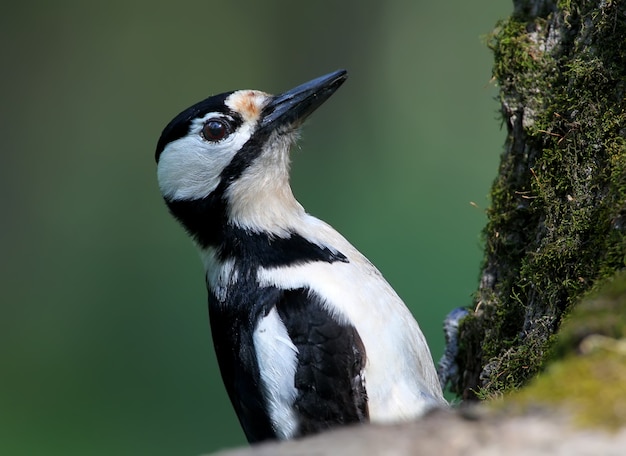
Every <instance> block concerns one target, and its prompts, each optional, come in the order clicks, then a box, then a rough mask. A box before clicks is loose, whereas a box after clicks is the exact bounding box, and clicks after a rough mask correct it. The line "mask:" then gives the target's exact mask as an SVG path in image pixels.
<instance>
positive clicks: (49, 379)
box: [0, 0, 511, 456]
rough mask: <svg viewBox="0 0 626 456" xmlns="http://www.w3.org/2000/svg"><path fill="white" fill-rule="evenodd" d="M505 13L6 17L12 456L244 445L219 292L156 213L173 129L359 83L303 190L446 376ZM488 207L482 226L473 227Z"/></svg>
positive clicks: (168, 12)
mask: <svg viewBox="0 0 626 456" xmlns="http://www.w3.org/2000/svg"><path fill="white" fill-rule="evenodd" d="M510 10H511V5H510V4H509V3H508V2H492V1H489V0H478V1H475V2H466V1H463V0H451V1H447V2H420V1H387V2H384V3H383V2H371V1H354V0H353V1H346V2H330V1H327V0H326V1H317V2H308V3H298V2H287V1H276V0H273V1H264V2H214V1H207V0H205V1H179V2H172V1H169V2H163V1H150V2H148V1H135V2H128V0H124V1H109V2H78V1H70V0H59V1H56V2H43V1H34V2H22V3H20V2H13V3H11V4H10V6H8V5H4V7H3V14H2V16H1V17H0V33H1V35H2V36H1V37H2V40H1V43H0V50H1V58H2V71H1V72H0V74H1V76H0V77H1V78H2V80H1V82H2V84H1V88H0V90H1V91H2V107H1V108H0V113H1V114H0V115H1V116H2V117H1V125H2V133H3V134H2V137H1V139H0V141H1V161H0V175H1V176H0V177H1V179H0V190H1V191H2V197H3V198H2V200H3V211H2V222H1V225H0V232H1V237H0V248H1V258H2V260H1V262H0V265H1V266H0V267H1V268H2V269H1V271H0V281H1V282H0V287H1V288H0V289H1V296H2V317H1V319H0V328H1V331H0V334H1V335H0V337H1V340H0V347H1V348H0V350H1V353H2V358H1V361H2V367H1V369H2V370H1V372H0V374H1V375H0V454H3V455H14V456H15V455H33V454H49V455H57V454H58V455H111V454H115V455H138V454H150V455H153V456H157V455H196V454H200V453H202V452H207V451H211V450H215V449H217V448H222V447H225V446H234V445H238V444H242V443H244V438H243V434H242V433H241V431H240V429H239V425H238V423H237V421H236V418H235V415H234V413H233V412H232V410H231V407H230V404H229V403H228V399H227V397H226V394H225V392H224V389H223V387H222V385H221V380H220V377H219V373H218V370H217V366H216V363H215V359H214V355H213V349H212V346H211V342H210V334H209V326H208V322H207V310H206V292H205V289H204V283H203V272H202V268H201V265H200V261H199V260H198V258H197V254H196V252H195V249H194V247H193V246H192V244H191V242H190V241H189V240H188V239H187V236H186V235H185V234H184V232H183V230H182V229H181V228H180V227H179V226H178V225H177V224H176V223H175V222H174V220H173V219H172V218H171V217H170V216H169V215H168V214H167V211H166V209H165V206H164V204H163V203H162V201H161V197H160V195H159V192H158V189H157V185H156V178H155V163H154V158H153V154H154V147H155V144H156V141H157V139H158V137H159V134H160V132H161V129H162V128H163V127H164V126H165V124H166V123H167V122H168V121H169V120H170V119H171V118H172V117H173V116H174V115H175V114H177V113H178V112H179V111H180V110H182V109H183V108H186V107H187V106H189V105H190V104H192V103H194V102H196V101H198V100H200V99H202V98H204V97H206V96H208V95H210V94H214V93H218V92H222V91H225V90H230V89H237V88H255V89H262V90H265V91H269V92H279V91H282V90H285V89H288V88H291V87H293V86H295V85H297V84H299V83H302V82H304V81H307V80H309V79H312V78H314V77H316V76H319V75H321V74H324V73H326V72H329V71H332V70H335V69H337V68H346V69H348V70H349V72H350V78H349V80H348V82H347V83H346V84H345V85H344V86H343V87H342V88H341V89H340V90H339V91H338V92H337V94H336V95H335V96H334V97H333V98H332V99H331V100H330V101H329V102H328V103H327V104H326V105H325V106H323V107H322V108H321V109H320V110H319V111H318V112H317V113H316V114H315V115H314V116H313V117H312V118H311V120H310V121H309V123H308V126H307V127H306V128H305V132H304V135H303V139H302V141H301V143H300V147H299V148H297V149H295V150H294V165H293V187H294V192H295V194H296V196H297V197H298V198H299V200H300V201H301V202H302V203H303V205H304V206H305V207H306V208H307V209H308V211H309V212H311V213H312V214H314V215H316V216H318V217H320V218H322V219H324V220H326V221H327V222H329V223H331V224H332V225H334V226H335V228H337V229H338V230H339V231H340V232H342V233H343V234H344V235H345V236H346V237H347V238H348V239H350V240H351V241H352V242H353V243H354V244H355V245H356V246H357V247H358V248H359V249H360V250H361V251H363V252H364V253H365V254H366V255H367V256H368V257H369V258H370V259H371V260H372V261H373V262H374V263H375V264H376V265H377V266H378V267H379V269H380V270H381V271H382V272H383V274H384V275H385V276H386V277H387V279H388V280H389V281H390V282H391V284H392V285H393V286H394V287H395V288H396V289H397V290H398V292H399V294H400V295H401V296H402V297H403V298H404V299H405V301H406V302H407V303H408V304H409V306H410V307H411V309H412V311H413V312H414V314H415V316H416V317H417V319H418V321H419V322H420V324H421V326H422V328H423V330H424V332H425V334H426V337H427V338H428V340H429V342H430V344H431V347H432V352H433V356H434V357H435V359H438V358H439V356H440V355H441V353H442V351H443V336H442V332H441V322H442V320H443V318H444V316H445V315H446V313H447V312H448V311H449V310H450V309H452V308H454V307H457V306H461V305H468V304H470V302H471V294H472V293H473V291H474V290H475V289H476V286H477V282H478V274H479V266H480V261H481V258H482V252H481V240H480V231H481V228H482V226H483V225H484V223H485V216H484V209H485V207H486V206H487V204H488V203H487V198H486V195H487V193H488V190H489V187H490V184H491V181H492V179H493V178H494V177H495V175H496V172H497V163H498V158H499V154H500V150H501V145H502V143H503V141H504V132H503V131H501V130H500V122H499V120H498V115H497V110H498V105H497V103H496V102H495V101H494V95H495V88H494V87H493V84H491V83H490V74H491V61H492V59H491V55H490V53H489V51H488V50H487V49H486V46H485V44H484V39H482V40H481V36H484V35H485V34H487V33H489V32H490V31H491V29H492V28H493V26H494V25H495V22H496V20H497V19H498V18H502V17H505V16H506V15H508V13H509V12H510ZM471 201H473V202H475V203H476V204H477V205H478V208H476V207H473V206H472V205H471V204H470V202H471Z"/></svg>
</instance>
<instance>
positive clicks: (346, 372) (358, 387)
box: [276, 288, 369, 436]
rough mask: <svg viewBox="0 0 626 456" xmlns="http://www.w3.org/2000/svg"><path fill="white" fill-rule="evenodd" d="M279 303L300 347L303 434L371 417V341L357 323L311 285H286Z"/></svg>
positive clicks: (299, 408)
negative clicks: (331, 308) (366, 372)
mask: <svg viewBox="0 0 626 456" xmlns="http://www.w3.org/2000/svg"><path fill="white" fill-rule="evenodd" d="M276 307H277V310H278V314H279V315H280V317H281V319H282V321H283V323H284V324H285V326H286V328H287V332H288V334H289V337H290V338H291V340H292V342H293V344H294V345H295V346H296V347H297V348H298V367H297V370H296V378H295V386H296V388H297V390H298V396H297V398H296V402H295V404H294V408H295V410H296V412H297V414H298V418H299V428H298V435H299V436H302V435H307V434H311V433H315V432H319V431H322V430H324V429H328V428H330V427H333V426H336V425H338V424H347V423H358V422H364V421H368V419H369V414H368V408H367V392H366V389H365V382H364V378H363V369H364V367H365V361H366V355H365V347H364V346H363V342H362V341H361V338H360V337H359V334H358V333H357V331H356V329H355V328H354V327H353V326H351V325H345V324H341V323H339V322H337V320H336V319H335V318H333V316H332V315H331V314H330V313H329V312H328V310H326V308H325V307H324V305H323V303H322V300H321V299H320V298H319V297H318V296H317V295H316V294H315V293H313V292H312V291H310V290H308V289H304V288H301V289H296V290H287V291H283V294H282V297H281V299H280V301H279V303H278V304H277V306H276Z"/></svg>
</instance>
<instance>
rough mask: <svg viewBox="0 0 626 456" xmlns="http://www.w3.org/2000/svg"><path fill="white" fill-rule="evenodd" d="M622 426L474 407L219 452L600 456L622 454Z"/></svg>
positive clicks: (226, 455)
mask: <svg viewBox="0 0 626 456" xmlns="http://www.w3.org/2000/svg"><path fill="white" fill-rule="evenodd" d="M624 448H626V428H622V429H621V430H619V431H615V432H609V431H602V430H587V431H584V432H582V431H581V430H579V429H576V428H575V427H573V426H572V424H571V423H569V422H568V419H567V418H565V417H564V416H562V415H558V414H555V413H553V412H552V413H550V414H548V413H547V412H544V411H540V410H535V411H533V412H532V413H529V414H524V415H519V416H510V415H506V416H505V415H503V413H502V412H493V411H492V412H488V411H484V410H480V409H475V410H472V411H471V412H470V411H469V410H468V411H465V412H464V413H461V412H452V411H437V412H433V413H431V414H430V415H428V416H426V417H424V418H423V419H422V420H420V421H416V422H413V423H406V424H402V425H396V426H376V425H364V426H357V427H351V428H343V429H339V430H337V431H332V432H328V433H325V434H320V435H317V436H314V437H309V438H306V439H302V440H296V441H290V442H283V443H272V444H263V445H259V446H256V447H251V448H246V449H239V450H233V451H224V452H220V453H216V454H217V455H219V456H270V455H271V456H283V455H285V456H286V455H291V456H305V455H309V456H312V455H316V456H326V455H328V456H330V455H333V456H335V455H346V456H351V455H360V456H368V455H393V456H404V455H429V456H430V455H436V456H457V455H459V456H460V455H470V454H477V455H494V456H495V455H508V456H522V455H529V456H530V455H532V456H541V455H550V456H554V455H571V456H578V455H604V456H613V455H614V456H622V455H623V454H624Z"/></svg>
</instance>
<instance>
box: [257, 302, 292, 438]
mask: <svg viewBox="0 0 626 456" xmlns="http://www.w3.org/2000/svg"><path fill="white" fill-rule="evenodd" d="M252 340H253V342H254V347H255V350H256V357H257V362H258V363H259V371H260V373H261V383H262V386H263V392H264V395H265V399H266V401H267V405H268V411H269V416H270V419H271V420H272V424H273V427H274V429H275V431H276V434H277V436H278V438H279V439H289V438H292V437H293V436H294V435H295V433H296V432H297V430H298V421H297V418H296V414H295V412H294V410H293V403H294V402H295V400H296V396H297V395H298V391H297V390H296V387H295V384H294V378H295V375H296V368H297V365H298V349H297V348H296V346H295V345H294V344H293V342H292V341H291V339H290V338H289V334H287V328H285V325H284V324H283V322H282V320H281V319H280V316H279V315H278V312H277V311H276V309H275V308H273V309H272V310H271V311H270V312H269V313H268V314H267V316H265V317H264V318H261V319H260V320H259V323H258V324H257V327H256V328H255V330H254V334H253V335H252Z"/></svg>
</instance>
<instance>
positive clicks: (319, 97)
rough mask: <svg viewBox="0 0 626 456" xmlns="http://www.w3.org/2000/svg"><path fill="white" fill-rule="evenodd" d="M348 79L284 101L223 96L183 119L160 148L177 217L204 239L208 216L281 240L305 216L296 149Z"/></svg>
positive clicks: (331, 77)
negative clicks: (296, 191) (292, 160)
mask: <svg viewBox="0 0 626 456" xmlns="http://www.w3.org/2000/svg"><path fill="white" fill-rule="evenodd" d="M346 78H347V73H346V71H344V70H339V71H336V72H334V73H330V74H328V75H325V76H322V77H319V78H317V79H314V80H312V81H309V82H307V83H305V84H302V85H300V86H298V87H296V88H294V89H291V90H289V91H287V92H284V93H282V94H280V95H270V94H267V93H264V92H260V91H257V90H237V91H234V92H227V93H222V94H220V95H215V96H212V97H210V98H207V99H206V100H203V101H201V102H199V103H197V104H195V105H193V106H191V107H190V108H188V109H186V110H184V111H183V112H181V113H180V114H178V115H177V116H176V117H175V118H174V119H173V120H172V121H171V122H170V123H169V124H168V125H167V126H166V127H165V129H164V130H163V133H162V134H161V137H160V138H159V142H158V144H157V149H156V161H157V168H158V170H157V174H158V181H159V187H160V189H161V193H162V194H163V197H164V199H165V201H166V202H167V204H168V206H169V207H170V210H171V211H172V213H173V214H174V216H175V217H177V218H178V219H179V220H180V221H181V222H182V223H183V225H185V227H186V228H187V230H188V231H189V232H190V233H191V234H192V235H194V236H195V237H196V238H197V237H198V233H197V231H198V230H202V229H208V228H209V227H204V228H203V227H201V226H190V225H193V224H195V223H198V221H197V220H195V219H194V218H197V216H198V215H199V214H195V212H197V211H200V210H202V211H203V212H205V213H204V214H203V217H204V218H205V219H206V218H211V217H214V218H220V219H221V220H219V223H222V224H223V223H230V224H234V225H237V226H239V227H243V228H246V229H250V230H266V231H269V232H276V231H277V230H278V233H277V234H280V232H279V231H280V230H281V229H282V228H280V227H281V226H282V227H284V225H285V223H284V222H287V221H288V220H285V218H289V217H290V216H291V215H290V212H291V211H299V210H302V208H301V207H300V206H299V205H298V203H297V202H296V201H295V199H293V195H292V194H291V189H290V187H289V149H290V146H291V144H292V143H293V142H294V141H295V139H296V138H297V133H298V128H299V127H300V126H301V125H302V123H303V122H304V120H305V119H306V118H307V117H308V116H309V115H310V114H311V113H312V112H313V111H315V109H317V108H318V107H319V106H320V105H321V104H322V103H324V101H326V100H327V99H328V98H329V97H330V96H331V95H332V94H333V93H334V92H335V90H337V88H338V87H339V86H340V85H341V84H342V83H343V82H344V81H345V79H346ZM191 212H193V213H194V214H191ZM190 217H191V218H190ZM214 221H215V222H218V221H217V220H214ZM206 223H208V222H206Z"/></svg>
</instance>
